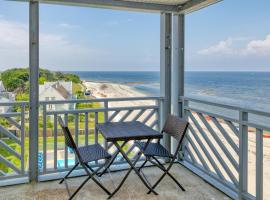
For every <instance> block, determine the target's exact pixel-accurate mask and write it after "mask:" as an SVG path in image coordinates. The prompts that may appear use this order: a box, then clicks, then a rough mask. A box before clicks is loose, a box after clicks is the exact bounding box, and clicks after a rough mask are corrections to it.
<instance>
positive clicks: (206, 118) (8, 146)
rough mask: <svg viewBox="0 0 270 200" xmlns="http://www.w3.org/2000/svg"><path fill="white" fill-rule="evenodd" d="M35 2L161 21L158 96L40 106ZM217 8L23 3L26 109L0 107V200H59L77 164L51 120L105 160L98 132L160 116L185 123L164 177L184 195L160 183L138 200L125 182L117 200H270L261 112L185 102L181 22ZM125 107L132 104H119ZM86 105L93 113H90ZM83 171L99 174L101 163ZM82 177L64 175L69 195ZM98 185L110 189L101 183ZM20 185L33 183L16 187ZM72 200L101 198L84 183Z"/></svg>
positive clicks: (185, 3)
mask: <svg viewBox="0 0 270 200" xmlns="http://www.w3.org/2000/svg"><path fill="white" fill-rule="evenodd" d="M23 1H29V0H23ZM40 2H41V3H42V2H45V3H52V4H64V5H75V6H90V7H95V8H96V7H100V8H110V9H124V10H132V11H134V10H135V11H142V12H158V13H160V16H161V17H160V22H161V26H160V39H161V40H160V53H161V56H160V97H134V98H133V97H132V98H115V99H109V98H106V99H90V100H70V101H39V97H38V94H39V91H38V90H39V86H38V85H39V84H38V77H39V3H40ZM216 2H219V0H175V1H169V0H167V1H159V0H153V1H152V0H151V1H149V0H141V1H135V0H129V1H112V0H103V1H95V0H78V1H76V2H74V1H71V0H46V1H39V0H37V1H29V11H30V12H29V14H30V16H29V17H30V23H29V26H30V27H29V30H30V31H29V38H30V41H29V48H30V51H29V58H30V60H29V61H30V64H29V68H30V102H12V103H9V102H8V103H0V106H7V107H12V108H14V109H13V110H14V112H5V113H1V114H0V118H1V121H0V134H1V135H0V167H1V168H0V169H1V170H0V186H6V187H1V188H0V192H1V196H0V198H1V199H2V198H3V199H9V198H11V199H18V198H23V197H24V199H33V198H37V199H51V198H53V199H62V198H63V197H64V196H65V195H67V194H66V191H65V190H64V188H63V186H59V185H58V183H57V180H58V179H59V178H61V177H62V176H63V174H64V173H65V172H67V171H68V170H69V169H70V168H71V167H72V166H73V165H74V162H75V160H76V157H75V156H74V153H73V152H72V151H70V149H68V148H67V147H66V146H65V145H64V138H63V133H62V131H61V129H60V127H59V124H58V121H57V117H58V116H62V117H63V119H64V121H65V122H66V124H68V126H69V128H70V129H71V132H72V135H73V137H74V139H75V142H76V144H77V145H78V146H80V145H85V144H94V143H99V144H102V145H103V146H104V148H106V149H107V150H108V151H109V152H114V151H115V148H114V146H113V145H112V144H111V143H108V142H107V141H105V140H104V139H103V138H102V136H101V135H100V134H99V133H98V131H97V129H96V124H97V123H99V122H111V121H120V122H121V121H141V122H142V123H144V124H146V125H147V126H149V127H151V128H153V129H156V130H160V129H161V127H162V126H163V124H164V121H165V119H166V117H167V115H168V114H170V113H172V114H175V115H178V116H181V117H184V118H186V119H187V120H188V121H189V122H190V126H189V130H188V133H187V135H186V137H185V139H184V143H183V145H182V147H181V151H180V152H179V157H178V160H177V163H176V164H175V166H174V168H173V174H174V175H176V177H177V178H178V179H179V180H180V181H181V182H182V183H183V185H184V187H186V188H187V191H186V192H180V191H178V190H177V188H176V187H175V186H174V185H173V184H171V182H169V181H170V180H169V179H165V181H164V182H163V183H162V184H161V185H160V187H159V188H158V191H159V192H160V195H159V196H156V197H153V196H152V195H146V194H145V193H146V192H147V191H146V190H145V189H144V188H141V187H142V186H141V184H139V182H138V179H137V178H136V177H134V175H132V176H131V177H130V178H129V179H128V182H127V183H126V184H125V185H124V188H122V190H123V191H124V192H122V193H121V194H120V193H119V194H117V195H118V196H117V197H118V198H120V199H154V198H155V199H230V198H232V199H241V200H242V199H248V200H253V199H257V200H262V199H269V196H270V191H267V190H266V189H267V187H264V185H265V186H266V185H267V183H266V182H267V181H268V180H269V179H270V174H269V170H267V167H268V166H269V162H270V160H269V146H270V144H269V141H268V139H267V138H269V132H270V127H269V120H270V113H267V112H264V111H258V110H254V109H253V108H244V107H241V106H240V107H239V106H232V105H225V104H222V103H218V102H211V101H206V100H200V99H194V98H190V97H186V96H184V88H185V86H184V74H185V73H184V72H185V70H184V57H185V56H184V32H185V31H184V30H185V23H184V22H185V21H184V19H185V18H184V17H185V14H188V13H190V12H193V11H196V10H198V9H201V8H204V7H206V6H208V5H211V4H213V3H216ZM172 24H173V26H172ZM134 101H136V105H132V104H127V103H130V102H134ZM115 102H118V104H117V105H116V104H114V103H115ZM122 102H127V103H125V104H123V103H122ZM137 102H140V103H137ZM93 103H96V104H98V105H99V106H98V107H94V108H93V107H92V106H91V104H93ZM59 104H75V105H79V104H88V107H87V108H83V109H80V107H79V106H77V107H76V109H68V110H65V108H64V107H63V109H60V110H57V109H56V110H55V109H52V108H56V107H58V106H56V105H59ZM162 142H163V145H164V146H165V147H166V148H167V149H168V150H171V151H173V149H174V148H175V145H174V141H173V140H172V139H171V138H170V137H168V136H166V135H165V136H164V140H163V141H162ZM125 151H126V152H127V153H128V156H129V157H130V158H131V159H134V157H135V156H136V152H137V151H138V149H137V148H136V147H135V146H134V144H133V142H129V143H128V144H127V146H126V147H125ZM91 165H92V167H98V166H99V165H100V163H99V162H94V163H91ZM264 167H266V170H264ZM125 169H127V165H126V163H125V162H124V161H123V158H122V157H120V156H119V157H118V158H117V162H115V163H114V165H113V166H112V170H113V171H115V172H113V173H112V180H113V181H115V182H118V181H119V177H120V176H121V172H119V170H125ZM145 174H147V176H149V178H150V179H151V180H154V179H155V178H157V176H158V170H157V169H156V168H153V167H151V166H149V168H147V169H145ZM82 175H83V173H82V171H81V170H80V169H79V170H76V172H75V173H74V174H73V176H74V177H77V176H78V177H77V178H74V180H73V183H72V184H74V185H73V186H76V185H78V183H79V181H80V179H81V178H79V176H82ZM102 179H103V181H104V182H105V184H106V185H108V186H109V187H112V182H111V180H110V176H109V175H108V174H106V175H105V176H104V177H102ZM29 182H31V183H32V184H23V183H29ZM18 184H22V185H18ZM263 188H264V189H265V191H263ZM14 191H16V192H14ZM79 195H80V198H82V199H83V198H85V199H86V198H87V199H88V198H89V197H93V196H95V197H96V199H105V198H106V196H103V193H102V192H99V189H98V188H96V186H95V185H94V184H92V183H91V182H89V184H88V185H87V186H85V187H84V189H83V192H81V193H79ZM80 198H78V199H80Z"/></svg>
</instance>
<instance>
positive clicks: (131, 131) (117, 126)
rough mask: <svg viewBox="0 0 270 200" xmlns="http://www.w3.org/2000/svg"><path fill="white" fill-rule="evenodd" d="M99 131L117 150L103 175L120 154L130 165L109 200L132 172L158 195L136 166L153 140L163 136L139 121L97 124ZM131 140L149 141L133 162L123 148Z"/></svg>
mask: <svg viewBox="0 0 270 200" xmlns="http://www.w3.org/2000/svg"><path fill="white" fill-rule="evenodd" d="M97 129H98V131H99V132H100V133H101V134H102V135H103V137H104V139H105V140H106V141H107V142H112V143H113V144H114V145H115V147H116V148H117V151H116V152H115V153H114V155H113V157H112V158H111V160H110V162H109V163H108V165H107V167H106V169H105V170H104V171H103V172H102V174H103V173H104V172H105V171H106V170H107V169H108V168H109V167H110V165H111V164H112V163H113V162H114V160H115V158H116V157H117V155H118V154H119V153H121V154H122V156H123V158H124V159H125V160H126V161H127V163H128V164H129V165H130V168H129V170H128V172H127V173H126V175H125V176H124V178H123V180H122V181H121V182H120V184H119V185H118V186H117V188H116V189H115V190H114V191H113V192H112V193H111V195H110V196H109V199H110V198H111V197H112V196H113V195H114V194H115V193H116V192H117V191H118V190H119V189H120V188H121V186H122V185H123V183H124V182H125V180H126V179H127V177H128V176H129V174H130V172H131V171H132V170H134V171H135V173H136V174H137V175H138V177H139V178H140V179H141V181H142V182H143V184H144V185H145V186H146V187H147V188H148V189H149V190H150V191H151V192H153V193H154V194H156V195H157V193H156V192H155V191H154V190H153V189H152V186H151V185H150V183H148V181H147V180H146V179H144V177H143V176H142V174H141V173H140V172H139V171H138V169H137V168H136V167H135V166H136V163H137V162H138V161H139V159H140V157H141V156H142V154H143V151H144V150H145V149H146V148H147V146H148V144H149V142H150V141H151V140H153V139H161V138H162V134H161V133H160V132H158V131H155V130H153V129H152V128H150V127H148V126H146V125H145V124H143V123H141V122H138V121H134V122H107V123H103V124H97ZM131 140H147V142H146V144H145V146H144V149H143V151H140V152H139V153H138V156H137V158H136V159H135V161H133V162H132V161H131V160H130V159H129V158H128V156H127V154H126V153H125V151H124V150H123V147H124V146H125V144H126V143H128V142H129V141H131ZM119 142H123V143H122V144H121V145H120V144H119ZM102 174H101V175H102Z"/></svg>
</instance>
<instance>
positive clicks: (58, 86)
mask: <svg viewBox="0 0 270 200" xmlns="http://www.w3.org/2000/svg"><path fill="white" fill-rule="evenodd" d="M70 99H73V95H72V82H71V81H58V82H45V83H44V85H39V100H40V101H54V100H70ZM74 106H75V104H49V105H48V106H47V110H69V109H74Z"/></svg>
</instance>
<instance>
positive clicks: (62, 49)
mask: <svg viewBox="0 0 270 200" xmlns="http://www.w3.org/2000/svg"><path fill="white" fill-rule="evenodd" d="M28 38H29V32H28V26H27V25H25V24H21V23H17V22H14V21H9V20H4V19H0V71H1V70H3V69H6V68H9V67H22V66H28V63H29V60H28V57H29V55H28V52H29V44H28V43H29V39H28ZM105 53H106V52H103V51H101V50H98V49H95V50H93V49H90V48H88V47H87V46H83V45H80V44H77V43H75V42H73V41H70V40H69V39H68V38H67V37H66V36H65V35H61V34H48V33H40V66H41V67H55V66H57V67H59V66H76V67H77V66H78V65H85V66H89V63H95V61H96V60H98V59H99V58H100V57H104V56H105V55H104V54H105ZM66 70H72V69H66Z"/></svg>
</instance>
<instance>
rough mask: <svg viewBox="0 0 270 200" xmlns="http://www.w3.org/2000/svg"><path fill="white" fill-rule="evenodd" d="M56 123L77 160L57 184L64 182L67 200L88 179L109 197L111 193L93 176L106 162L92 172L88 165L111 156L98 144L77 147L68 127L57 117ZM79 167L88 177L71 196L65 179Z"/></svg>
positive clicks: (106, 159)
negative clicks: (57, 122)
mask: <svg viewBox="0 0 270 200" xmlns="http://www.w3.org/2000/svg"><path fill="white" fill-rule="evenodd" d="M58 121H59V124H60V126H61V128H62V130H63V132H64V136H65V144H66V145H67V146H68V147H69V148H71V149H72V151H73V152H74V153H75V155H76V156H77V160H78V161H77V162H76V164H75V165H74V167H73V168H72V169H71V170H70V171H69V172H68V173H67V174H66V176H65V177H64V178H62V179H61V181H60V182H59V184H62V183H63V182H65V185H66V189H67V192H68V194H69V199H72V198H73V197H74V196H75V195H76V194H77V193H78V192H79V190H80V189H81V188H82V187H83V186H84V185H85V183H86V182H87V181H88V180H90V179H92V180H93V181H94V182H95V183H96V184H97V185H98V186H99V187H100V188H101V189H102V190H104V191H105V192H106V193H107V194H108V195H110V194H111V193H110V192H109V191H108V190H107V189H106V188H105V187H104V186H103V185H102V183H100V181H99V180H98V178H96V177H95V175H97V173H98V172H99V171H100V170H101V169H102V168H103V167H105V165H106V164H107V163H108V162H105V163H104V164H102V165H101V166H100V167H98V169H97V170H94V169H93V168H92V167H90V166H89V164H88V163H89V162H92V161H98V160H103V159H104V160H105V161H108V160H109V159H110V158H111V155H110V154H109V153H108V152H107V151H105V149H104V148H103V147H102V146H100V145H99V144H94V145H88V146H84V147H77V146H76V144H75V142H74V140H73V138H72V135H71V133H70V131H69V129H68V127H67V126H66V125H65V124H64V122H63V120H62V118H61V117H58ZM79 165H81V167H82V168H83V169H84V170H85V172H86V175H87V176H88V177H87V178H86V179H85V180H84V181H83V182H82V184H81V185H80V186H79V187H78V188H77V189H76V191H75V192H74V193H73V194H70V190H69V188H68V184H67V182H66V179H68V178H69V175H70V174H71V172H72V171H73V170H75V169H76V168H77V167H78V166H79Z"/></svg>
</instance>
